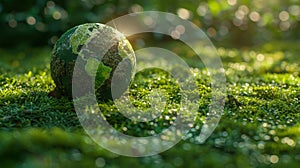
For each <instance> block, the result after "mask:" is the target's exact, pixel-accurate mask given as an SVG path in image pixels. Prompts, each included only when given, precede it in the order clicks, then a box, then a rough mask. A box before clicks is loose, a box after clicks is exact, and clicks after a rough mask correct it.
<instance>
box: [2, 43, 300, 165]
mask: <svg viewBox="0 0 300 168" xmlns="http://www.w3.org/2000/svg"><path fill="white" fill-rule="evenodd" d="M298 46H299V43H294V42H285V43H280V42H273V43H269V44H265V45H263V46H259V47H256V48H252V49H239V50H238V49H228V48H218V52H219V54H220V56H221V59H222V61H223V64H224V68H225V73H226V78H227V94H228V96H227V98H226V105H225V111H224V114H223V116H222V118H221V121H220V122H219V125H218V127H217V128H216V130H215V131H214V132H213V134H212V135H211V136H210V137H209V138H208V139H207V141H206V142H205V143H204V144H201V145H200V144H196V143H194V142H195V137H196V135H198V134H199V133H200V129H201V127H202V125H203V120H204V119H205V115H206V114H207V112H208V108H209V102H210V94H211V89H210V85H209V81H210V78H209V76H208V75H207V72H206V70H205V68H203V67H201V65H200V66H199V65H198V64H195V60H196V59H197V58H196V57H195V56H194V54H193V53H191V52H190V51H189V50H188V48H184V47H182V46H181V45H179V44H175V43H174V44H173V43H172V44H167V45H166V48H168V49H170V50H171V51H176V53H178V54H179V55H181V56H183V57H184V59H185V60H186V62H188V63H190V65H191V67H193V68H191V70H192V72H193V73H194V75H195V76H196V78H197V86H198V87H199V89H198V90H197V91H198V93H199V95H200V96H201V100H200V101H199V110H198V116H197V119H196V123H195V124H194V125H193V126H192V127H191V130H190V132H189V133H188V134H187V135H186V136H185V139H184V140H182V141H181V142H180V143H179V144H177V145H176V146H175V147H173V148H172V149H170V150H168V151H165V152H163V153H160V154H158V155H154V156H149V157H143V158H129V157H125V156H118V155H116V154H113V153H111V152H109V151H107V150H105V149H103V148H101V147H99V146H98V145H97V144H95V143H94V142H93V141H92V140H91V139H90V138H89V137H88V136H87V135H86V134H85V133H84V131H83V129H82V127H81V125H80V123H79V121H78V119H77V115H76V113H75V112H74V109H73V105H72V102H70V101H69V100H68V99H66V98H62V99H55V98H52V97H48V96H47V94H48V93H49V92H50V91H51V90H53V89H54V83H53V81H52V79H51V77H50V70H49V60H50V53H51V52H50V49H48V48H42V49H41V48H40V49H27V50H24V51H7V50H4V49H2V50H0V65H1V66H0V128H1V131H0V138H1V142H0V156H1V159H0V160H1V165H3V166H4V167H26V168H27V167H183V166H185V167H199V166H203V167H220V166H222V167H224V166H225V167H270V166H272V167H283V166H286V167H297V165H298V163H299V161H300V122H299V121H300V113H299V112H300V103H299V102H300V101H299V98H300V87H299V86H300V74H299V70H300V65H299V63H300V57H299V55H298V53H299V52H300V49H299V47H298ZM174 82H175V81H174V80H173V79H172V78H170V76H169V75H168V74H167V73H165V72H163V71H159V70H156V69H152V70H148V71H144V72H141V73H139V74H137V76H136V79H135V81H134V83H133V84H132V86H131V93H130V96H131V100H132V102H133V104H134V106H135V107H137V108H141V109H147V108H148V107H149V99H148V98H147V95H148V94H149V93H150V91H149V89H151V88H152V89H153V88H159V89H163V90H164V91H165V96H166V99H167V102H168V103H167V108H166V109H165V110H164V112H163V117H159V118H156V119H155V120H153V121H151V122H143V123H137V122H132V121H130V120H128V119H127V120H126V118H124V117H123V116H121V115H120V114H119V113H118V112H117V109H116V107H115V105H114V104H113V103H112V102H109V103H100V104H99V107H100V108H101V110H102V112H103V114H104V115H105V117H106V118H107V120H108V121H109V122H110V123H111V124H112V125H113V126H114V128H116V129H117V130H119V131H121V132H124V133H126V134H129V135H135V136H145V135H153V134H154V133H159V132H161V131H162V130H163V129H164V128H167V127H168V126H169V125H171V124H172V123H173V122H174V117H176V111H178V103H179V102H180V95H178V87H177V85H176V84H174ZM175 83H176V82H175ZM188 112H189V111H187V113H188Z"/></svg>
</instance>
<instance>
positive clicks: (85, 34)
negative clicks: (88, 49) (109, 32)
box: [70, 23, 99, 54]
mask: <svg viewBox="0 0 300 168" xmlns="http://www.w3.org/2000/svg"><path fill="white" fill-rule="evenodd" d="M96 28H99V25H98V24H96V23H95V24H91V23H87V24H83V25H79V26H77V27H76V30H75V32H74V33H73V34H72V36H71V37H70V44H71V46H72V51H73V53H74V54H78V53H79V51H80V49H81V47H82V46H83V45H84V44H86V43H87V41H88V40H89V39H90V38H91V37H92V36H93V34H95V32H96V31H97V30H96Z"/></svg>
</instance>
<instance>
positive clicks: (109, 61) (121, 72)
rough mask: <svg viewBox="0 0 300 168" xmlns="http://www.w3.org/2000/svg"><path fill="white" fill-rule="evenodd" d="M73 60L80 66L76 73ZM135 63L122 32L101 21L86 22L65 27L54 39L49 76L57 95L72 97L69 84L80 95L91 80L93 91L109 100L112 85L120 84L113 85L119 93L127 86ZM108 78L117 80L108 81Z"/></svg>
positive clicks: (129, 46) (88, 88) (88, 89)
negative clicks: (61, 33) (66, 28)
mask: <svg viewBox="0 0 300 168" xmlns="http://www.w3.org/2000/svg"><path fill="white" fill-rule="evenodd" d="M75 63H76V64H78V65H79V67H80V68H79V70H77V71H76V72H74V66H75ZM135 63H136V60H135V55H134V51H133V49H132V47H131V45H130V43H129V42H128V40H127V39H126V38H125V36H124V35H123V34H121V33H120V32H118V31H117V30H116V29H114V28H112V27H110V26H107V25H104V24H100V23H86V24H82V25H79V26H76V27H73V28H71V29H69V30H68V31H67V32H65V33H64V34H63V35H62V36H61V37H60V38H59V39H58V41H57V42H56V44H55V46H54V48H53V51H52V57H51V63H50V68H51V77H52V79H53V80H54V83H55V85H56V89H55V92H56V94H58V95H60V96H66V97H68V98H72V86H73V91H74V86H75V90H76V91H77V92H82V95H84V94H86V92H88V91H90V90H91V88H90V87H91V85H90V83H91V81H93V80H94V88H93V89H94V92H95V94H96V95H97V96H98V97H99V98H100V99H111V98H112V93H111V88H112V85H120V86H114V87H113V88H117V89H119V90H118V91H117V92H118V93H119V94H122V93H123V92H124V91H125V90H126V89H127V86H128V85H129V83H130V81H131V79H132V75H133V70H134V68H135ZM73 76H74V78H75V76H76V80H74V79H73ZM112 78H115V79H117V81H120V82H114V83H112ZM74 81H76V82H75V83H74ZM125 85H126V86H125ZM117 96H120V95H117Z"/></svg>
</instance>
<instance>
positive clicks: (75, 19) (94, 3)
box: [0, 0, 300, 47]
mask: <svg viewBox="0 0 300 168" xmlns="http://www.w3.org/2000/svg"><path fill="white" fill-rule="evenodd" d="M146 10H159V11H165V12H171V13H174V14H177V15H179V16H180V17H181V18H183V19H188V20H191V21H192V22H194V23H195V24H197V25H198V26H199V27H200V28H202V29H203V30H204V31H206V33H207V34H208V36H209V37H210V38H211V39H212V40H213V41H214V42H215V43H216V45H219V46H220V45H221V46H234V47H244V46H251V45H256V44H261V43H264V42H267V41H270V40H275V39H276V40H281V41H284V40H297V38H298V37H299V36H300V31H298V30H299V21H300V1H299V0H284V1H283V0H270V1H266V0H150V1H149V0H64V1H60V0H53V1H48V0H22V1H18V0H1V1H0V26H1V31H0V37H1V41H0V46H1V47H16V46H40V45H53V44H54V43H55V41H56V40H57V39H58V37H59V36H60V35H61V34H62V33H63V32H65V31H66V30H67V29H69V28H70V27H73V26H75V25H78V24H82V23H86V22H101V23H105V22H107V21H109V20H112V19H114V18H116V17H118V16H121V15H124V14H127V13H131V12H139V11H146Z"/></svg>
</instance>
